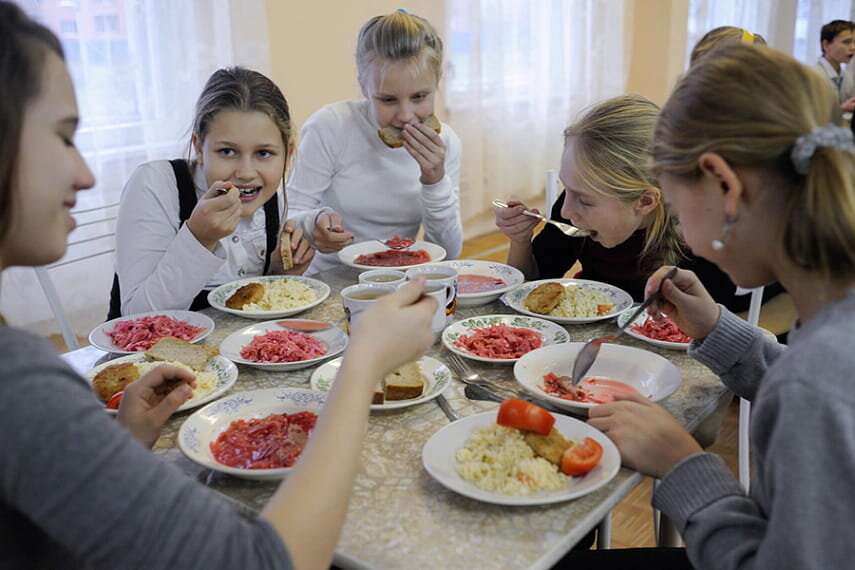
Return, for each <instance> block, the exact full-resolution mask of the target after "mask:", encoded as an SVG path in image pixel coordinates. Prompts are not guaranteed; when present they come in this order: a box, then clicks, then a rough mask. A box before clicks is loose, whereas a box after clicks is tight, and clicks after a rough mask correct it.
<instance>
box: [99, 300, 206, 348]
mask: <svg viewBox="0 0 855 570" xmlns="http://www.w3.org/2000/svg"><path fill="white" fill-rule="evenodd" d="M158 315H163V316H166V317H169V318H171V319H176V320H179V321H186V322H188V323H190V324H191V325H193V326H194V327H202V328H203V329H205V330H203V331H202V332H200V333H199V334H197V335H196V336H195V337H193V339H192V340H191V341H190V342H199V341H200V340H202V339H203V338H205V337H206V336H208V335H209V334H211V333H212V332H213V331H214V321H212V320H211V319H210V318H209V317H207V316H205V315H203V314H202V313H197V312H196V311H178V310H175V311H173V310H167V311H152V312H150V313H137V314H136V315H128V316H127V317H119V318H118V319H113V320H112V321H107V322H106V323H103V324H100V325H98V326H97V327H95V328H94V329H92V332H90V333H89V344H91V345H92V346H94V347H95V348H100V349H101V350H106V351H107V352H114V353H116V354H137V353H139V352H140V351H138V350H123V349H121V348H119V347H118V346H116V345H115V344H114V343H113V339H112V338H110V335H108V334H107V333H108V332H113V329H114V328H115V327H116V323H118V322H119V321H133V320H135V319H139V318H142V317H156V316H158Z"/></svg>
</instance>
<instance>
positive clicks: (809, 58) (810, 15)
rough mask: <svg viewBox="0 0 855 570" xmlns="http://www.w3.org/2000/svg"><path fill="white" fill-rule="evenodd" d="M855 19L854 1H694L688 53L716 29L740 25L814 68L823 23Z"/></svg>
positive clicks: (690, 3)
mask: <svg viewBox="0 0 855 570" xmlns="http://www.w3.org/2000/svg"><path fill="white" fill-rule="evenodd" d="M853 17H855V2H853V1H852V0H690V2H689V23H688V51H689V52H690V51H691V48H692V46H694V45H695V43H696V42H697V41H698V40H699V39H701V37H703V35H704V34H705V33H706V32H708V31H709V30H711V29H713V28H716V27H718V26H739V27H741V28H745V29H747V30H748V31H750V32H753V33H759V34H761V35H762V36H763V37H765V38H766V40H767V41H768V42H769V45H770V46H771V47H773V48H775V49H779V50H781V51H784V52H787V53H789V54H790V55H792V56H793V57H795V58H796V59H798V60H799V61H801V62H802V63H805V64H807V65H813V64H814V63H816V60H817V58H818V57H819V56H820V47H819V31H820V28H822V26H823V24H826V23H828V22H830V21H831V20H852V19H853ZM686 61H687V63H688V55H687V57H686Z"/></svg>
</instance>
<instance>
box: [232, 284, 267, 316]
mask: <svg viewBox="0 0 855 570" xmlns="http://www.w3.org/2000/svg"><path fill="white" fill-rule="evenodd" d="M262 297H264V285H262V284H261V283H247V284H246V285H244V286H243V287H241V288H240V289H238V290H237V291H235V292H234V293H233V294H232V296H231V297H229V298H228V300H227V301H226V307H228V308H229V309H236V310H238V311H239V310H241V309H243V306H244V305H246V304H247V303H258V302H259V301H260V300H261V298H262Z"/></svg>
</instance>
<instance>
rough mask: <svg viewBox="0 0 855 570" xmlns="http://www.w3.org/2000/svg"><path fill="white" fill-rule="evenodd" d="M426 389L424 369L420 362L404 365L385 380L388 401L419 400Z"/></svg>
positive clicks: (384, 385) (384, 386)
mask: <svg viewBox="0 0 855 570" xmlns="http://www.w3.org/2000/svg"><path fill="white" fill-rule="evenodd" d="M424 389H425V381H424V379H423V378H422V369H421V367H420V366H419V363H418V362H409V363H407V364H404V365H403V366H401V367H400V368H398V369H397V370H395V371H394V372H392V373H390V374H388V375H387V376H386V377H385V378H384V379H383V392H384V393H385V395H386V400H393V401H394V400H410V399H412V398H418V397H419V396H421V395H422V393H423V392H424Z"/></svg>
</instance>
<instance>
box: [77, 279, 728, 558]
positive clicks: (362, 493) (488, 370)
mask: <svg viewBox="0 0 855 570" xmlns="http://www.w3.org/2000/svg"><path fill="white" fill-rule="evenodd" d="M357 276H358V272H357V271H356V270H354V269H350V268H346V267H340V268H336V269H332V270H329V271H327V272H324V273H323V274H321V275H319V276H315V277H317V278H320V279H321V280H323V281H324V282H326V283H327V284H328V285H330V287H331V289H332V291H333V294H332V295H331V296H330V297H329V298H328V299H327V300H326V301H324V302H323V303H321V304H320V305H318V306H317V307H314V308H313V309H310V310H308V311H306V312H304V313H301V314H299V315H298V317H299V318H306V319H316V320H322V321H331V320H335V319H338V318H340V317H342V316H343V315H344V312H343V309H342V307H341V302H340V299H339V297H338V294H337V292H338V291H340V290H341V289H342V288H343V287H345V286H347V285H350V284H352V283H355V282H356V280H357ZM204 312H205V313H206V314H207V315H208V316H210V317H211V318H212V319H214V321H215V323H216V330H215V331H214V332H213V333H212V334H211V335H210V336H209V337H208V338H207V339H206V340H205V343H206V344H210V345H212V346H218V345H219V344H220V342H221V341H222V340H223V339H224V338H225V337H226V336H227V335H228V334H230V333H231V332H234V331H235V330H237V329H239V328H242V327H245V326H247V325H248V324H252V322H253V321H250V320H247V319H244V318H241V317H238V316H235V315H230V314H226V313H222V312H219V311H217V310H215V309H206V310H205V311H204ZM512 312H513V311H512V310H511V309H509V308H508V307H506V306H505V305H504V304H502V303H500V302H494V303H490V304H488V305H485V306H481V307H471V308H466V309H461V310H458V312H457V314H456V315H455V318H456V319H462V318H468V317H472V316H476V315H483V314H499V313H512ZM566 329H567V331H568V332H569V334H570V340H571V341H583V340H587V339H589V338H592V337H595V336H600V335H602V334H605V333H608V332H613V331H614V329H615V322H614V319H609V320H607V321H600V322H599V323H595V324H589V325H569V326H567V327H566ZM619 343H620V344H625V345H628V346H635V347H637V348H642V349H645V350H649V351H651V352H654V353H658V354H660V355H662V356H664V357H666V358H668V359H670V360H671V361H672V362H673V363H674V364H675V365H676V366H677V367H678V368H679V370H680V372H681V373H682V376H683V382H682V384H681V386H680V388H679V389H678V390H677V391H676V392H675V393H674V394H672V395H671V396H670V397H668V398H667V399H665V400H664V401H662V402H660V403H661V404H662V405H663V406H664V407H665V408H666V409H667V410H668V411H669V412H671V413H672V414H673V415H674V416H675V417H676V418H677V419H678V420H679V421H681V422H682V423H683V424H684V425H685V426H687V428H689V429H692V428H694V427H695V426H697V425H698V424H699V423H700V422H701V420H703V418H704V417H706V416H707V415H708V414H710V413H711V412H712V411H713V410H714V409H715V408H716V406H717V405H718V404H719V401H720V400H721V398H723V397H725V395H726V392H725V389H724V387H723V385H722V384H721V383H720V382H719V380H718V379H717V378H716V376H715V375H714V374H713V373H712V372H710V370H709V369H708V368H706V367H705V366H703V365H701V364H699V363H697V362H695V361H694V360H693V359H692V358H690V357H689V356H688V355H686V354H685V353H684V352H679V351H672V350H661V349H658V348H656V347H654V346H652V345H650V344H647V343H644V342H642V341H640V340H637V339H633V338H632V337H629V336H628V335H624V336H622V337H621V338H620V340H619ZM449 354H450V353H449V351H448V350H447V349H446V348H444V347H443V346H442V343H441V342H439V341H438V342H437V343H435V344H434V345H433V347H431V349H430V350H429V351H428V355H430V356H433V357H434V358H436V359H438V360H440V361H444V360H446V359H447V357H448V355H449ZM111 356H112V355H111ZM106 358H108V356H107V355H106V354H105V353H103V352H102V351H100V350H98V349H95V348H93V347H87V348H85V349H81V350H79V351H75V352H73V353H69V354H67V355H66V359H67V360H68V361H69V362H70V363H71V364H72V365H73V366H74V367H75V368H76V369H78V370H79V371H81V372H82V371H85V370H87V369H88V368H90V367H91V366H92V364H93V363H94V362H96V361H101V360H104V359H106ZM470 364H472V366H473V367H474V368H475V369H476V370H477V371H478V372H479V373H481V375H482V376H483V377H485V378H487V379H489V380H492V381H494V382H496V383H498V384H501V385H504V386H507V387H509V388H512V387H514V386H515V381H514V379H513V372H512V368H513V367H512V366H507V365H492V364H485V363H480V362H476V361H470ZM314 369H315V368H314V367H313V368H308V369H302V370H297V371H292V372H269V371H264V370H260V369H257V368H251V367H245V366H239V377H238V380H237V382H236V384H235V385H234V386H233V387H232V389H231V391H230V392H229V393H235V392H242V391H246V390H255V389H262V388H274V387H279V386H299V387H306V388H308V383H309V377H310V375H311V373H312V371H313V370H314ZM445 396H446V398H447V399H448V401H449V402H450V404H451V406H452V407H453V408H454V410H455V411H456V412H457V413H459V414H460V415H462V416H470V415H472V414H477V413H480V412H484V411H489V410H494V409H495V408H496V407H497V404H494V403H490V402H482V401H470V400H468V399H467V398H466V397H465V396H464V394H463V384H462V383H460V382H457V381H456V380H455V381H454V382H452V384H451V385H450V386H449V387H448V388H447V389H446V390H445ZM190 413H192V410H191V411H188V412H185V413H182V414H177V415H176V416H175V417H173V419H172V420H170V422H169V423H168V424H167V426H166V428H165V429H164V432H163V435H162V437H161V438H160V439H159V440H158V442H157V444H156V445H155V452H156V453H158V454H159V455H161V456H162V457H163V459H164V460H166V461H168V462H171V463H174V464H175V465H176V466H178V467H179V468H181V469H182V470H183V471H185V472H186V473H188V474H189V475H190V476H193V477H195V478H197V479H198V480H199V481H201V482H202V483H204V484H206V485H208V486H209V487H210V488H212V489H213V490H215V491H216V492H218V493H221V494H222V495H224V496H225V497H227V498H228V499H230V500H232V501H234V502H235V504H236V505H238V506H239V507H240V508H245V509H247V510H248V511H250V512H257V511H258V510H260V509H261V507H262V506H263V505H264V503H265V502H266V501H267V500H268V498H269V497H270V496H271V495H272V494H273V492H274V490H275V489H276V486H277V483H275V482H256V481H246V480H242V479H236V478H232V477H230V476H228V475H224V474H219V473H215V472H212V471H210V470H208V469H205V468H202V467H200V466H198V465H196V464H195V463H192V462H190V461H189V460H188V459H186V458H185V457H184V456H183V454H182V453H181V452H180V451H179V450H178V448H177V446H176V441H175V438H176V436H177V433H178V428H179V427H180V425H181V423H182V422H183V421H184V419H185V418H186V417H187V416H188V415H189V414H190ZM447 424H448V419H447V418H446V416H445V415H444V414H443V412H442V411H441V410H440V408H439V407H438V406H437V405H436V403H434V402H432V401H428V402H425V403H423V404H420V405H416V406H412V407H408V408H402V409H398V410H390V411H383V412H373V413H372V415H371V419H370V422H369V426H368V431H367V432H366V435H365V442H364V445H363V451H362V458H361V469H360V471H359V473H358V475H357V477H356V481H355V483H354V487H353V494H352V495H351V499H350V506H349V510H348V514H347V520H346V522H345V525H344V528H343V530H342V534H341V538H340V539H339V543H338V547H337V554H336V564H337V565H339V566H342V567H347V568H384V569H385V568H428V567H433V568H548V567H550V566H551V565H552V564H554V563H555V562H556V561H557V560H558V559H560V558H561V556H563V555H564V553H566V552H567V551H568V550H569V549H570V548H571V547H572V545H573V544H575V543H576V542H578V541H579V540H580V539H581V538H582V537H583V536H585V534H587V533H588V532H589V531H590V530H591V529H592V528H593V527H595V526H596V525H597V524H598V523H599V521H600V520H601V519H602V518H603V517H604V516H605V515H606V514H607V513H608V512H609V511H610V510H611V509H612V508H613V507H614V506H615V505H616V504H617V503H618V502H620V500H621V499H623V498H624V497H625V496H626V495H627V494H628V493H629V492H630V491H631V490H632V489H633V488H634V487H635V486H636V485H638V484H639V483H640V481H641V479H642V477H641V475H639V474H638V473H636V472H634V471H631V470H629V469H626V468H622V469H621V470H620V472H619V473H618V475H617V476H616V477H615V478H614V479H613V480H612V481H611V482H610V483H608V484H607V485H605V486H604V487H602V488H600V489H599V490H597V491H595V492H593V493H591V494H589V495H586V496H584V497H581V498H579V499H576V500H572V501H568V502H564V503H558V504H553V505H544V506H533V507H516V506H515V507H508V506H500V505H492V504H486V503H482V502H478V501H475V500H473V499H469V498H466V497H463V496H461V495H458V494H456V493H454V492H452V491H450V490H448V489H446V488H445V487H443V486H442V485H440V484H439V483H437V482H436V481H434V480H433V479H432V478H431V477H430V476H429V475H428V474H427V472H426V471H425V470H424V468H423V467H422V463H421V450H422V447H423V446H424V444H425V442H426V441H427V440H428V438H429V437H430V436H431V435H432V434H433V433H435V432H436V431H437V430H439V429H440V428H442V427H443V426H445V425H447ZM331 468H334V465H331Z"/></svg>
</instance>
